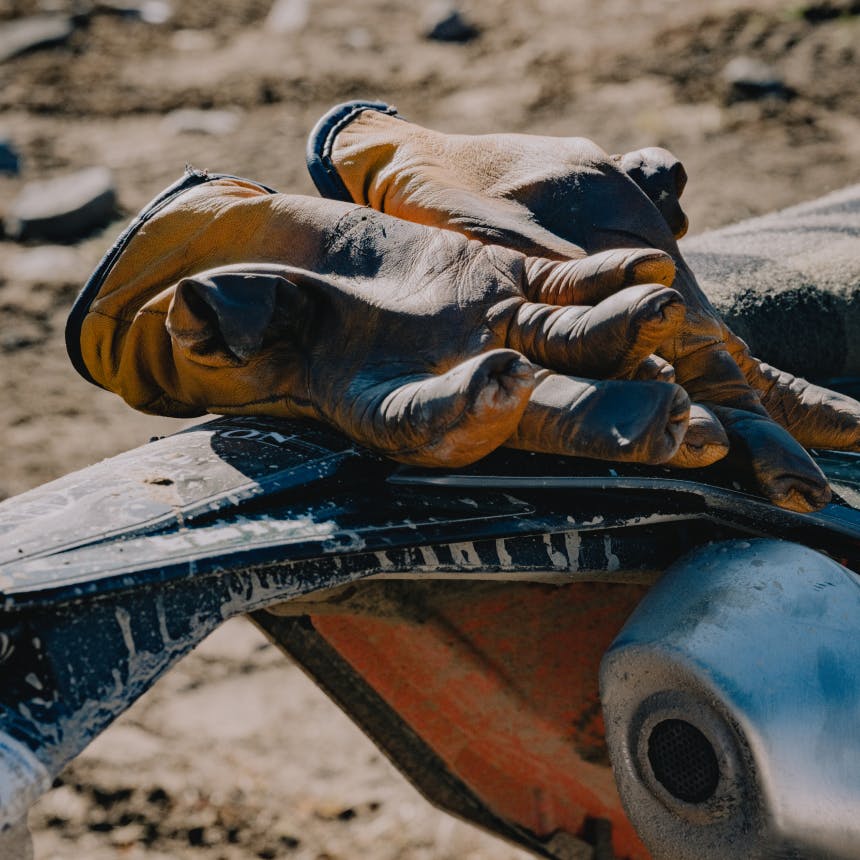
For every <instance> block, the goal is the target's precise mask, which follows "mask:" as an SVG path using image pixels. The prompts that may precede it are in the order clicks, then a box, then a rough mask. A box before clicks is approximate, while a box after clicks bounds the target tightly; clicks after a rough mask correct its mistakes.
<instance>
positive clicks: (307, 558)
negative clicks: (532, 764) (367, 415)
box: [0, 418, 860, 856]
mask: <svg viewBox="0 0 860 860" xmlns="http://www.w3.org/2000/svg"><path fill="white" fill-rule="evenodd" d="M821 463H822V466H823V467H824V468H825V469H826V470H828V471H829V473H830V474H831V476H832V477H833V479H834V483H835V486H836V489H837V492H840V493H841V494H842V495H841V498H840V499H839V500H838V501H837V503H836V504H834V505H831V506H829V507H828V508H827V509H825V511H822V512H820V513H819V514H816V515H811V516H801V515H796V514H789V513H787V512H784V511H779V510H778V509H776V508H773V507H772V506H769V505H767V504H766V503H764V502H763V501H762V500H761V499H759V498H757V497H756V496H755V495H754V494H753V493H752V492H750V490H749V488H748V487H745V486H744V485H743V484H742V483H739V482H738V480H737V479H736V478H735V477H733V476H732V475H731V473H729V472H723V471H712V472H709V473H708V474H707V475H704V476H703V475H695V474H690V473H686V474H684V475H683V477H679V475H678V474H677V473H668V472H667V471H666V470H650V471H649V470H641V469H635V468H624V469H622V468H620V467H614V468H609V467H607V466H604V465H601V464H599V463H596V462H591V461H581V460H580V461H577V460H568V459H564V458H552V457H532V456H530V455H527V454H523V453H521V452H514V451H500V452H498V453H497V454H495V455H493V456H492V457H490V458H487V459H486V460H485V461H482V463H481V464H479V465H478V466H476V467H474V468H472V469H470V470H463V471H460V472H458V473H445V474H443V473H422V472H419V471H416V470H407V469H400V468H398V467H397V466H396V465H395V464H392V463H388V462H385V461H381V460H380V459H379V458H378V457H376V456H375V455H373V454H370V453H369V452H367V451H365V450H363V449H361V448H358V447H356V446H355V445H353V444H351V443H349V442H348V441H346V440H344V439H343V437H340V436H339V435H337V434H335V433H333V432H331V431H329V430H327V429H325V428H321V427H318V426H316V425H309V424H302V423H298V422H276V421H271V420H267V419H249V418H232V419H226V418H225V419H217V420H214V421H211V422H208V423H206V424H203V425H199V426H197V427H194V428H192V429H190V430H187V431H185V432H183V433H180V434H177V435H175V436H171V437H168V438H166V439H161V440H157V441H154V442H153V443H151V444H149V445H145V446H143V447H141V448H139V449H137V450H135V451H131V452H128V453H127V454H123V455H120V456H119V457H117V458H114V459H112V460H108V461H105V462H103V463H100V464H97V465H95V466H92V467H90V468H88V469H84V470H82V471H81V472H78V473H76V474H74V475H69V476H67V477H65V478H62V479H60V480H59V481H55V482H53V483H51V484H47V485H45V486H44V487H41V488H38V489H36V490H33V491H31V492H29V493H25V494H23V495H21V496H19V497H17V498H13V499H9V500H7V501H5V502H3V503H2V504H0V670H1V671H2V673H3V679H4V682H3V685H2V687H1V688H0V826H2V825H3V824H5V823H12V822H14V821H17V820H18V819H19V818H20V815H21V809H22V808H25V807H26V806H27V805H28V804H29V803H30V802H32V800H33V799H34V798H35V797H36V796H38V794H39V793H40V792H41V791H43V790H44V788H45V787H46V786H47V785H48V784H50V780H51V778H52V777H53V776H54V775H55V774H56V773H58V772H59V770H60V769H61V768H62V766H63V765H64V764H65V763H66V762H67V761H69V760H70V759H71V758H72V757H74V756H75V755H76V754H77V753H79V752H80V751H81V750H82V749H83V748H84V747H85V746H86V744H87V743H89V741H90V740H92V739H93V738H94V737H95V736H96V735H97V734H98V733H99V732H100V731H102V730H103V729H104V728H105V727H106V726H107V725H108V724H109V723H110V722H111V721H112V720H113V719H115V718H116V717H117V716H118V715H119V714H120V713H121V712H122V711H124V710H125V709H126V708H127V707H128V706H129V705H130V704H132V703H133V702H134V701H135V700H136V699H137V698H138V697H139V696H140V695H141V694H142V693H143V692H144V691H145V690H146V689H147V688H148V687H149V686H150V685H151V684H152V683H153V682H154V681H155V680H156V679H157V678H158V677H159V676H160V675H161V674H162V673H163V672H164V671H166V670H167V669H168V668H169V667H170V666H171V665H172V664H173V663H175V662H176V661H177V660H178V659H180V658H181V657H182V656H183V655H184V654H186V653H187V652H188V651H189V650H191V648H193V647H194V645H196V644H197V643H198V642H199V641H201V640H202V639H203V638H204V637H205V636H206V635H207V634H208V633H209V632H211V631H212V630H214V629H215V628H216V627H217V626H218V625H220V624H221V623H222V622H223V621H224V620H226V619H227V618H229V617H231V616H233V615H236V614H240V613H246V612H251V611H256V610H261V609H263V608H265V607H267V606H271V605H273V604H276V603H281V602H283V601H289V600H293V599H297V598H302V597H306V596H308V595H313V594H319V593H321V592H324V591H326V590H329V589H336V588H338V587H343V586H347V585H349V584H350V583H356V582H358V581H359V580H364V579H371V578H381V579H383V580H387V579H403V578H413V579H414V578H419V579H428V580H434V579H440V578H449V579H451V578H453V579H455V580H464V581H466V580H472V579H481V578H487V577H489V578H495V579H505V580H507V582H508V584H511V583H513V585H516V584H517V583H518V582H519V581H521V580H530V579H538V580H547V581H552V582H555V583H570V584H577V583H584V584H586V585H588V584H589V582H590V581H595V580H596V581H602V582H603V584H604V585H605V584H606V583H608V582H625V583H634V585H629V586H627V587H629V588H634V589H636V588H638V587H639V586H637V585H635V583H639V584H642V583H649V582H651V581H653V579H654V578H655V577H656V576H657V574H658V573H659V572H660V571H662V570H664V569H665V568H666V567H668V566H669V565H670V564H671V563H672V562H673V561H674V560H675V559H676V558H678V557H679V556H681V555H683V554H684V553H686V552H688V551H689V550H691V549H693V548H695V547H697V546H700V545H702V544H704V543H707V542H709V541H712V540H718V539H722V538H728V537H734V536H739V535H741V536H743V535H754V536H755V535H775V536H781V535H785V534H789V533H790V536H791V539H792V540H795V541H801V542H804V543H807V544H808V545H809V546H812V547H814V548H820V549H824V550H825V551H827V552H829V553H830V554H831V555H832V556H834V557H836V558H838V559H839V560H840V561H842V563H843V564H846V565H847V566H849V567H853V568H854V569H855V570H856V569H860V557H858V556H860V552H858V547H860V540H858V538H860V524H858V512H857V510H856V509H855V508H854V507H852V506H851V505H852V504H853V503H855V502H856V500H857V491H858V477H857V475H858V471H860V466H858V464H860V460H858V459H856V458H852V457H851V456H849V455H836V454H826V455H824V456H823V457H822V458H821ZM705 479H707V482H708V483H703V481H704V480H705ZM851 493H854V495H853V496H852V495H851ZM844 502H847V503H848V504H844ZM520 584H521V585H523V586H526V585H533V583H527V582H520ZM545 587H546V586H537V588H538V589H540V588H545ZM538 593H540V592H539V591H534V594H538ZM631 593H632V592H631ZM320 599H324V598H322V597H321V598H320ZM365 621H366V623H367V624H369V625H371V626H372V625H374V624H377V623H378V622H377V621H375V620H373V619H371V620H367V619H365ZM356 623H357V622H355V620H354V619H353V620H351V621H349V622H348V625H352V626H353V628H355V625H356ZM403 623H404V625H406V626H405V627H404V628H403V631H401V633H402V635H403V636H404V637H406V639H409V638H410V637H412V636H413V635H417V634H416V631H415V630H414V629H412V628H410V627H409V623H410V622H408V621H406V620H404V621H403ZM320 624H321V625H328V626H327V629H326V635H327V637H328V636H331V637H332V640H331V641H334V639H335V638H337V637H336V634H335V626H336V625H335V622H334V621H333V620H332V619H331V618H329V619H328V620H321V621H320ZM610 627H612V625H610ZM343 629H344V630H346V628H343ZM356 629H357V628H355V629H354V630H353V632H354V633H355V630H356ZM427 629H430V628H427ZM499 629H500V630H501V631H504V633H505V634H506V635H509V634H510V627H509V626H507V625H505V624H502V625H501V627H500V628H499ZM607 629H609V628H607ZM343 635H346V633H344V634H343ZM362 635H363V634H362ZM398 635H399V634H398ZM493 635H495V634H493ZM355 638H358V639H360V638H361V636H353V639H355ZM371 638H372V637H371ZM443 638H444V637H443ZM368 641H369V640H368ZM404 641H405V640H404ZM413 641H415V642H417V639H416V640H413ZM428 641H429V640H428ZM340 644H341V645H343V647H344V648H346V647H347V646H346V640H342V641H341V642H340ZM568 644H569V643H568ZM443 645H444V642H443V640H442V639H439V637H436V642H435V644H434V643H433V642H430V644H428V645H427V648H428V649H429V651H428V653H431V654H432V653H434V652H438V649H439V648H441V647H442V646H443ZM338 647H339V646H338ZM404 648H405V645H404ZM419 650H420V649H419ZM416 653H418V651H416ZM437 655H438V654H437ZM360 656H361V655H353V657H355V659H356V660H358V659H359V657H360ZM367 656H368V655H367V654H365V655H364V657H367ZM362 659H363V658H362ZM359 671H363V670H361V669H359ZM397 708H398V710H399V709H400V705H399V704H398V705H397ZM589 731H590V730H589ZM550 736H552V732H550V735H548V737H550ZM542 743H543V741H542ZM546 743H547V744H549V746H547V748H548V749H549V748H550V747H552V744H553V743H555V741H550V740H547V742H546ZM443 746H444V745H443ZM446 756H448V753H444V751H443V758H444V759H445V760H446V761H448V758H446ZM515 758H516V757H515ZM600 779H603V777H600ZM601 790H602V789H601ZM503 807H504V804H502V807H500V809H502V808H503ZM583 808H584V807H583ZM500 814H501V813H500ZM577 816H579V817H577ZM598 818H599V816H598ZM559 820H561V819H559ZM600 820H603V819H602V818H601V819H600ZM565 821H566V822H567V823H566V824H565V827H567V828H568V830H569V831H570V834H571V838H573V839H579V838H580V836H581V835H582V834H581V833H579V831H583V832H584V829H587V828H588V827H591V826H596V825H594V822H595V821H597V818H595V817H594V816H592V815H590V814H589V815H584V817H583V815H580V814H579V813H577V814H576V815H575V816H574V817H573V818H570V817H568V818H567V819H565ZM589 822H591V823H589ZM601 826H602V825H601ZM577 828H579V831H578V830H577ZM598 829H599V828H598ZM601 832H602V831H601ZM613 832H614V833H615V834H616V836H615V837H614V838H621V837H619V836H618V834H620V833H622V829H621V824H620V823H616V826H615V829H614V831H613ZM544 835H546V834H544ZM625 838H626V837H625ZM631 838H632V837H631ZM559 850H561V849H559ZM551 856H554V855H551ZM558 856H562V855H558Z"/></svg>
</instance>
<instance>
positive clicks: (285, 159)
mask: <svg viewBox="0 0 860 860" xmlns="http://www.w3.org/2000/svg"><path fill="white" fill-rule="evenodd" d="M109 5H110V4H105V5H99V4H97V3H95V4H92V6H90V5H89V4H88V3H86V2H72V0H45V2H42V3H38V2H35V0H0V23H2V22H3V21H4V20H5V21H8V20H11V19H13V18H15V17H19V16H22V15H25V14H31V13H33V12H38V11H45V10H49V11H58V10H59V11H68V12H72V11H77V12H78V13H82V12H86V10H87V8H90V9H91V10H94V11H91V12H90V13H89V14H80V15H79V17H78V19H77V20H78V26H76V28H75V31H74V33H73V35H72V37H71V39H70V40H69V41H68V42H67V43H66V44H65V45H63V46H59V47H54V48H50V49H45V50H39V51H36V52H33V53H30V54H28V55H26V56H21V57H18V58H15V59H13V60H10V61H7V62H6V63H2V64H0V132H5V134H6V136H7V137H8V138H9V139H11V140H12V141H13V142H14V144H15V146H16V147H17V148H18V149H19V150H20V152H21V155H22V157H23V170H22V173H21V175H20V176H19V177H2V176H0V215H2V210H3V209H4V208H5V207H7V206H8V205H9V204H10V201H11V200H13V199H14V197H15V195H16V194H17V193H18V191H19V190H20V188H21V187H23V185H24V184H25V183H26V182H28V181H31V180H34V179H40V178H45V177H51V176H55V175H61V174H64V173H67V172H69V171H72V170H74V169H77V168H82V167H89V166H93V165H105V166H107V167H109V168H111V169H112V170H113V172H114V176H115V180H116V183H117V188H118V193H119V201H120V207H121V213H119V216H118V220H117V221H116V222H115V223H114V224H112V225H111V226H110V227H109V228H108V229H107V230H105V231H104V232H101V233H99V234H97V235H93V236H90V237H88V238H86V239H85V240H83V241H81V242H79V243H78V244H75V245H67V246H59V247H58V246H54V247H45V246H39V245H21V244H16V243H14V242H12V241H9V240H5V241H4V240H2V238H0V374H2V377H0V378H2V391H3V395H4V404H3V409H2V411H0V450H2V451H3V459H2V469H0V499H2V498H4V497H6V496H11V495H14V494H15V493H18V492H21V491H23V490H25V489H27V488H29V487H31V486H34V485H36V484H39V483H41V482H43V481H46V480H49V479H51V478H53V477H56V476H58V475H60V474H63V473H65V472H68V471H71V470H72V469H76V468H80V467H82V466H84V465H86V464H88V463H91V462H93V461H96V460H98V459H100V458H102V457H106V456H109V455H111V454H113V453H116V452H118V451H120V450H123V449H125V448H128V447H131V446H134V445H137V444H140V443H142V442H145V441H146V440H147V438H148V437H149V436H151V435H153V434H155V433H164V432H169V431H170V430H171V429H173V428H176V427H178V426H179V424H178V422H172V421H169V420H167V419H153V418H147V417H144V416H140V415H136V414H133V413H132V412H131V411H130V410H128V409H127V408H126V407H125V406H124V405H123V404H122V403H121V402H119V401H118V400H117V399H116V398H114V397H113V396H111V395H108V394H106V393H104V392H101V391H98V390H96V389H95V388H93V387H91V386H89V385H87V384H86V383H85V382H83V381H82V380H81V379H79V378H77V376H76V375H75V373H74V371H72V369H71V368H70V366H69V364H68V362H67V360H66V357H65V353H64V348H63V344H62V327H63V323H64V319H65V315H66V313H67V312H68V308H69V306H70V304H71V301H72V299H73V297H74V295H75V293H76V291H77V290H78V289H79V287H80V285H81V283H82V282H83V280H84V279H85V278H86V276H87V274H88V272H89V270H91V269H92V267H93V266H94V265H95V263H96V262H97V261H98V259H99V257H100V255H101V254H102V253H103V251H104V250H105V249H106V248H107V247H108V246H109V244H110V242H111V241H112V239H113V237H114V236H115V235H116V233H117V231H118V229H119V228H120V226H121V222H122V218H125V217H128V216H129V215H130V214H132V213H133V212H135V211H137V210H138V209H139V208H140V207H141V206H142V205H143V204H144V203H145V202H146V201H147V200H148V199H150V198H151V197H152V196H154V194H155V193H157V192H158V191H159V190H160V189H161V188H163V187H164V186H165V185H167V184H169V183H170V182H171V181H173V180H174V179H175V178H176V177H177V176H178V175H179V174H180V173H181V172H182V168H183V166H184V165H185V164H186V163H191V164H193V165H195V166H197V167H201V168H207V169H210V170H213V171H224V172H229V173H237V174H240V175H245V176H249V177H252V178H256V179H259V180H261V181H264V182H266V183H268V184H270V185H273V186H275V187H277V188H280V189H282V190H288V191H295V192H305V193H312V186H311V183H310V181H309V179H308V178H307V176H306V175H305V171H304V166H303V148H304V139H305V136H306V134H307V132H308V130H309V129H310V128H311V127H312V125H313V123H314V121H315V120H316V119H317V118H318V117H319V115H320V114H321V113H322V112H323V111H325V110H326V109H327V108H328V107H330V106H331V105H332V104H334V103H336V102H338V101H342V100H345V99H348V98H356V97H373V98H381V99H384V100H386V101H389V102H391V103H394V104H396V105H397V106H398V107H399V108H400V110H401V113H403V114H404V115H405V116H407V117H408V118H411V119H413V120H415V121H417V122H421V123H424V124H427V125H432V126H435V127H438V128H441V129H445V130H450V131H461V132H489V131H503V130H504V131H522V132H537V133H544V134H578V135H586V136H588V137H592V138H594V139H595V140H597V141H598V142H599V143H601V145H603V146H604V148H606V149H608V150H610V151H625V150H627V149H632V148H638V147H640V146H646V145H661V146H665V147H668V148H670V149H672V150H673V151H675V152H676V153H677V154H678V155H679V156H680V157H681V158H682V159H683V160H684V162H685V164H686V166H687V170H688V173H689V175H690V182H689V185H688V189H687V194H686V198H685V200H686V209H687V211H688V214H689V215H690V219H691V224H692V229H693V231H699V230H702V229H705V228H708V227H714V226H717V225H720V224H723V223H726V222H729V221H732V220H737V219H740V218H743V217H746V216H749V215H752V214H757V213H761V212H765V211H768V210H771V209H774V208H778V207H781V206H784V205H788V204H791V203H794V202H798V201H800V200H803V199H807V198H812V197H815V196H818V195H820V194H822V193H824V192H826V191H828V190H831V189H834V188H838V187H840V186H843V185H846V184H848V183H850V182H856V181H857V180H858V179H860V91H858V83H857V82H858V81H860V67H858V66H860V63H858V55H860V47H858V46H860V15H858V13H860V5H858V3H857V2H854V0H826V2H811V3H808V4H807V5H803V0H790V2H776V0H757V2H755V3H752V2H751V0H750V1H749V2H748V4H747V5H739V4H738V2H737V0H715V2H711V3H705V2H690V0H647V2H645V0H604V2H602V3H591V2H589V0H517V2H515V0H485V2H481V3H478V2H477V0H474V2H472V3H469V4H465V5H464V6H463V7H462V8H463V10H464V13H465V14H466V15H467V16H468V18H469V19H470V20H471V21H472V22H473V23H474V24H475V25H476V26H477V27H478V28H479V30H480V35H479V36H478V38H476V39H474V40H472V41H470V42H468V43H465V44H454V43H440V42H434V41H429V40H427V39H426V38H424V36H423V35H422V28H423V26H424V20H425V17H426V15H427V12H426V5H427V4H423V3H420V2H418V0H412V2H396V0H351V2H349V3H347V2H333V0H310V2H309V3H308V10H309V15H308V18H307V21H306V22H305V24H304V25H303V26H301V27H300V28H299V29H298V30H297V31H295V32H290V33H273V32H270V31H268V30H267V29H266V27H265V26H264V24H265V20H266V16H267V14H268V12H269V9H270V6H271V0H241V2H240V0H174V4H173V12H172V15H171V16H170V17H169V19H168V20H167V21H166V22H163V23H160V24H153V23H145V22H144V21H141V20H135V19H134V18H133V17H130V16H120V15H117V14H115V13H111V12H109V11H108V9H107V7H108V6H109ZM738 56H747V57H752V58H756V59H760V60H763V61H765V62H767V63H769V64H771V65H772V67H773V68H774V69H775V70H776V72H777V73H778V75H779V76H780V77H781V79H782V81H783V82H784V92H783V95H782V96H769V97H766V98H761V99H747V100H737V99H734V98H733V97H732V91H731V89H730V87H729V85H728V83H727V81H726V79H725V76H724V75H723V70H724V68H725V66H726V64H727V63H728V62H729V61H730V60H731V59H733V58H734V57H738ZM188 107H194V108H207V109H208V108H219V109H230V110H235V111H236V112H237V113H238V115H239V118H240V121H239V122H238V124H237V125H236V127H235V129H234V130H232V131H229V132H227V133H224V134H220V135H204V134H195V133H180V132H177V131H175V130H173V129H172V128H171V126H170V124H169V123H167V124H166V123H165V121H164V116H165V114H166V113H167V112H169V111H172V110H174V109H177V108H188ZM31 823H32V826H33V829H34V832H35V844H36V856H37V858H39V860H52V858H56V860H61V858H62V860H72V858H75V860H77V859H78V858H90V859H91V860H107V858H128V860H131V858H148V860H152V858H160V860H166V858H185V857H193V858H201V860H215V858H230V860H233V858H235V860H239V858H243V860H244V858H255V857H261V858H273V857H284V858H302V860H304V858H308V860H310V858H317V860H321V858H332V860H333V859H334V858H344V860H345V858H374V860H385V858H392V860H393V858H411V859H412V860H418V858H428V860H429V858H452V859H453V858H458V860H463V858H470V860H479V858H495V860H507V858H515V857H524V856H525V855H523V854H521V853H520V852H518V851H516V850H514V849H512V848H508V847H507V846H505V845H503V844H502V843H499V842H497V841H495V840H493V839H492V838H490V837H486V836H483V835H481V834H478V833H477V832H476V831H474V830H472V829H471V828H469V827H467V826H465V825H461V824H459V823H457V822H455V821H454V820H453V819H449V818H447V817H446V816H443V815H442V814H441V813H436V812H434V811H433V810H432V809H431V808H430V807H429V806H428V805H427V804H426V803H425V802H424V801H423V800H422V799H421V798H420V797H419V796H418V795H417V794H416V793H415V792H414V791H413V790H412V789H411V788H409V787H408V786H407V785H405V783H404V782H403V781H402V779H400V777H398V776H397V775H396V774H395V773H394V771H393V769H392V768H391V767H390V766H389V765H388V764H387V763H386V762H385V761H384V760H383V759H382V757H381V756H380V755H379V754H378V753H377V752H376V751H375V749H374V748H373V747H372V746H371V745H370V744H369V742H367V741H366V740H364V738H363V737H362V736H360V735H359V733H358V731H357V730H356V729H354V728H352V727H351V725H350V724H349V723H348V721H347V720H346V719H345V718H344V717H343V716H342V715H341V714H340V713H339V712H337V710H336V709H335V707H334V706H333V705H331V704H329V703H328V702H327V700H325V699H324V697H323V696H322V695H321V694H320V693H318V692H317V690H316V689H315V688H314V687H313V686H312V685H310V683H309V682H307V681H306V680H305V679H304V677H303V676H302V675H301V673H300V672H299V671H298V670H297V669H296V668H295V667H294V666H290V665H288V664H287V663H286V661H285V660H284V658H282V657H281V656H279V655H278V653H277V652H276V651H275V650H274V649H273V648H272V647H271V646H268V645H266V644H265V641H264V640H263V638H262V636H260V635H259V634H258V633H256V632H255V630H254V629H253V628H252V627H251V626H250V625H249V624H248V623H247V622H245V621H242V620H239V621H234V622H231V623H229V624H228V625H226V626H225V627H224V628H222V629H221V630H220V631H218V632H217V633H216V634H215V635H214V636H213V637H212V638H211V639H210V640H209V641H207V642H206V643H205V644H204V645H203V646H202V647H201V648H200V649H198V651H197V652H196V653H195V654H192V655H191V657H189V658H188V659H186V660H185V661H184V662H183V663H182V664H180V666H179V667H178V668H177V669H175V670H174V671H173V672H171V673H170V674H169V675H168V676H167V677H165V678H164V679H163V680H162V681H160V682H159V683H158V684H157V685H156V686H155V688H154V689H153V690H152V691H151V692H150V693H149V694H148V695H147V696H145V697H144V699H143V700H141V702H140V703H138V705H136V706H135V707H134V708H133V709H132V710H131V711H130V712H129V713H128V714H127V715H126V716H125V717H124V718H123V719H121V720H120V721H119V722H118V723H117V724H116V725H115V726H114V727H112V728H111V729H110V730H109V731H108V732H107V733H106V734H105V735H103V736H102V737H101V738H100V739H99V740H98V741H97V742H96V743H95V744H93V746H92V747H91V748H90V749H89V750H88V751H87V752H86V753H85V754H84V755H82V756H81V757H80V758H79V759H78V760H77V761H76V762H75V763H73V764H72V765H71V766H70V767H69V768H68V769H67V771H66V772H65V774H64V775H63V777H62V779H61V780H60V781H59V782H58V786H57V787H56V788H55V789H54V790H53V791H52V792H50V793H49V794H48V795H47V796H46V797H45V798H44V799H43V800H42V801H41V802H40V803H39V805H38V806H37V807H36V808H35V809H34V810H33V813H32V816H31Z"/></svg>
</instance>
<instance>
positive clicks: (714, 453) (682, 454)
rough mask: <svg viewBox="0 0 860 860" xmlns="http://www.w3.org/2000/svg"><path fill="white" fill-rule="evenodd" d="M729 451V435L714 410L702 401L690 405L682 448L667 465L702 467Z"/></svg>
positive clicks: (681, 467) (683, 467)
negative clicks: (703, 404)
mask: <svg viewBox="0 0 860 860" xmlns="http://www.w3.org/2000/svg"><path fill="white" fill-rule="evenodd" d="M728 453H729V437H728V436H727V435H726V431H725V430H724V429H723V425H722V424H720V422H719V419H718V418H717V416H716V415H714V413H713V412H711V411H710V410H709V409H707V408H706V407H704V406H702V404H701V403H694V404H693V405H692V406H691V407H690V423H689V425H688V426H687V432H686V434H685V435H684V439H683V441H682V442H681V446H680V448H678V451H677V453H676V454H675V456H674V457H672V459H671V460H669V461H668V463H667V464H666V465H668V466H674V467H676V468H679V469H702V468H704V467H705V466H710V465H711V464H712V463H716V462H717V460H722V458H723V457H725V456H726V454H728Z"/></svg>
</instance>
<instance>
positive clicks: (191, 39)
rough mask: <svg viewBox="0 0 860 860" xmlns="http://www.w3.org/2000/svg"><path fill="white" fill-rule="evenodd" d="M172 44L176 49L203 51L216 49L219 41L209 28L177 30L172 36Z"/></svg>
mask: <svg viewBox="0 0 860 860" xmlns="http://www.w3.org/2000/svg"><path fill="white" fill-rule="evenodd" d="M170 45H171V47H172V48H173V49H174V50H175V51H185V52H188V53H191V52H197V53H203V52H205V51H214V50H215V48H216V47H217V46H218V41H217V39H216V38H215V36H213V35H212V33H210V32H209V31H208V30H177V31H176V32H175V33H173V34H171V36H170Z"/></svg>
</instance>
